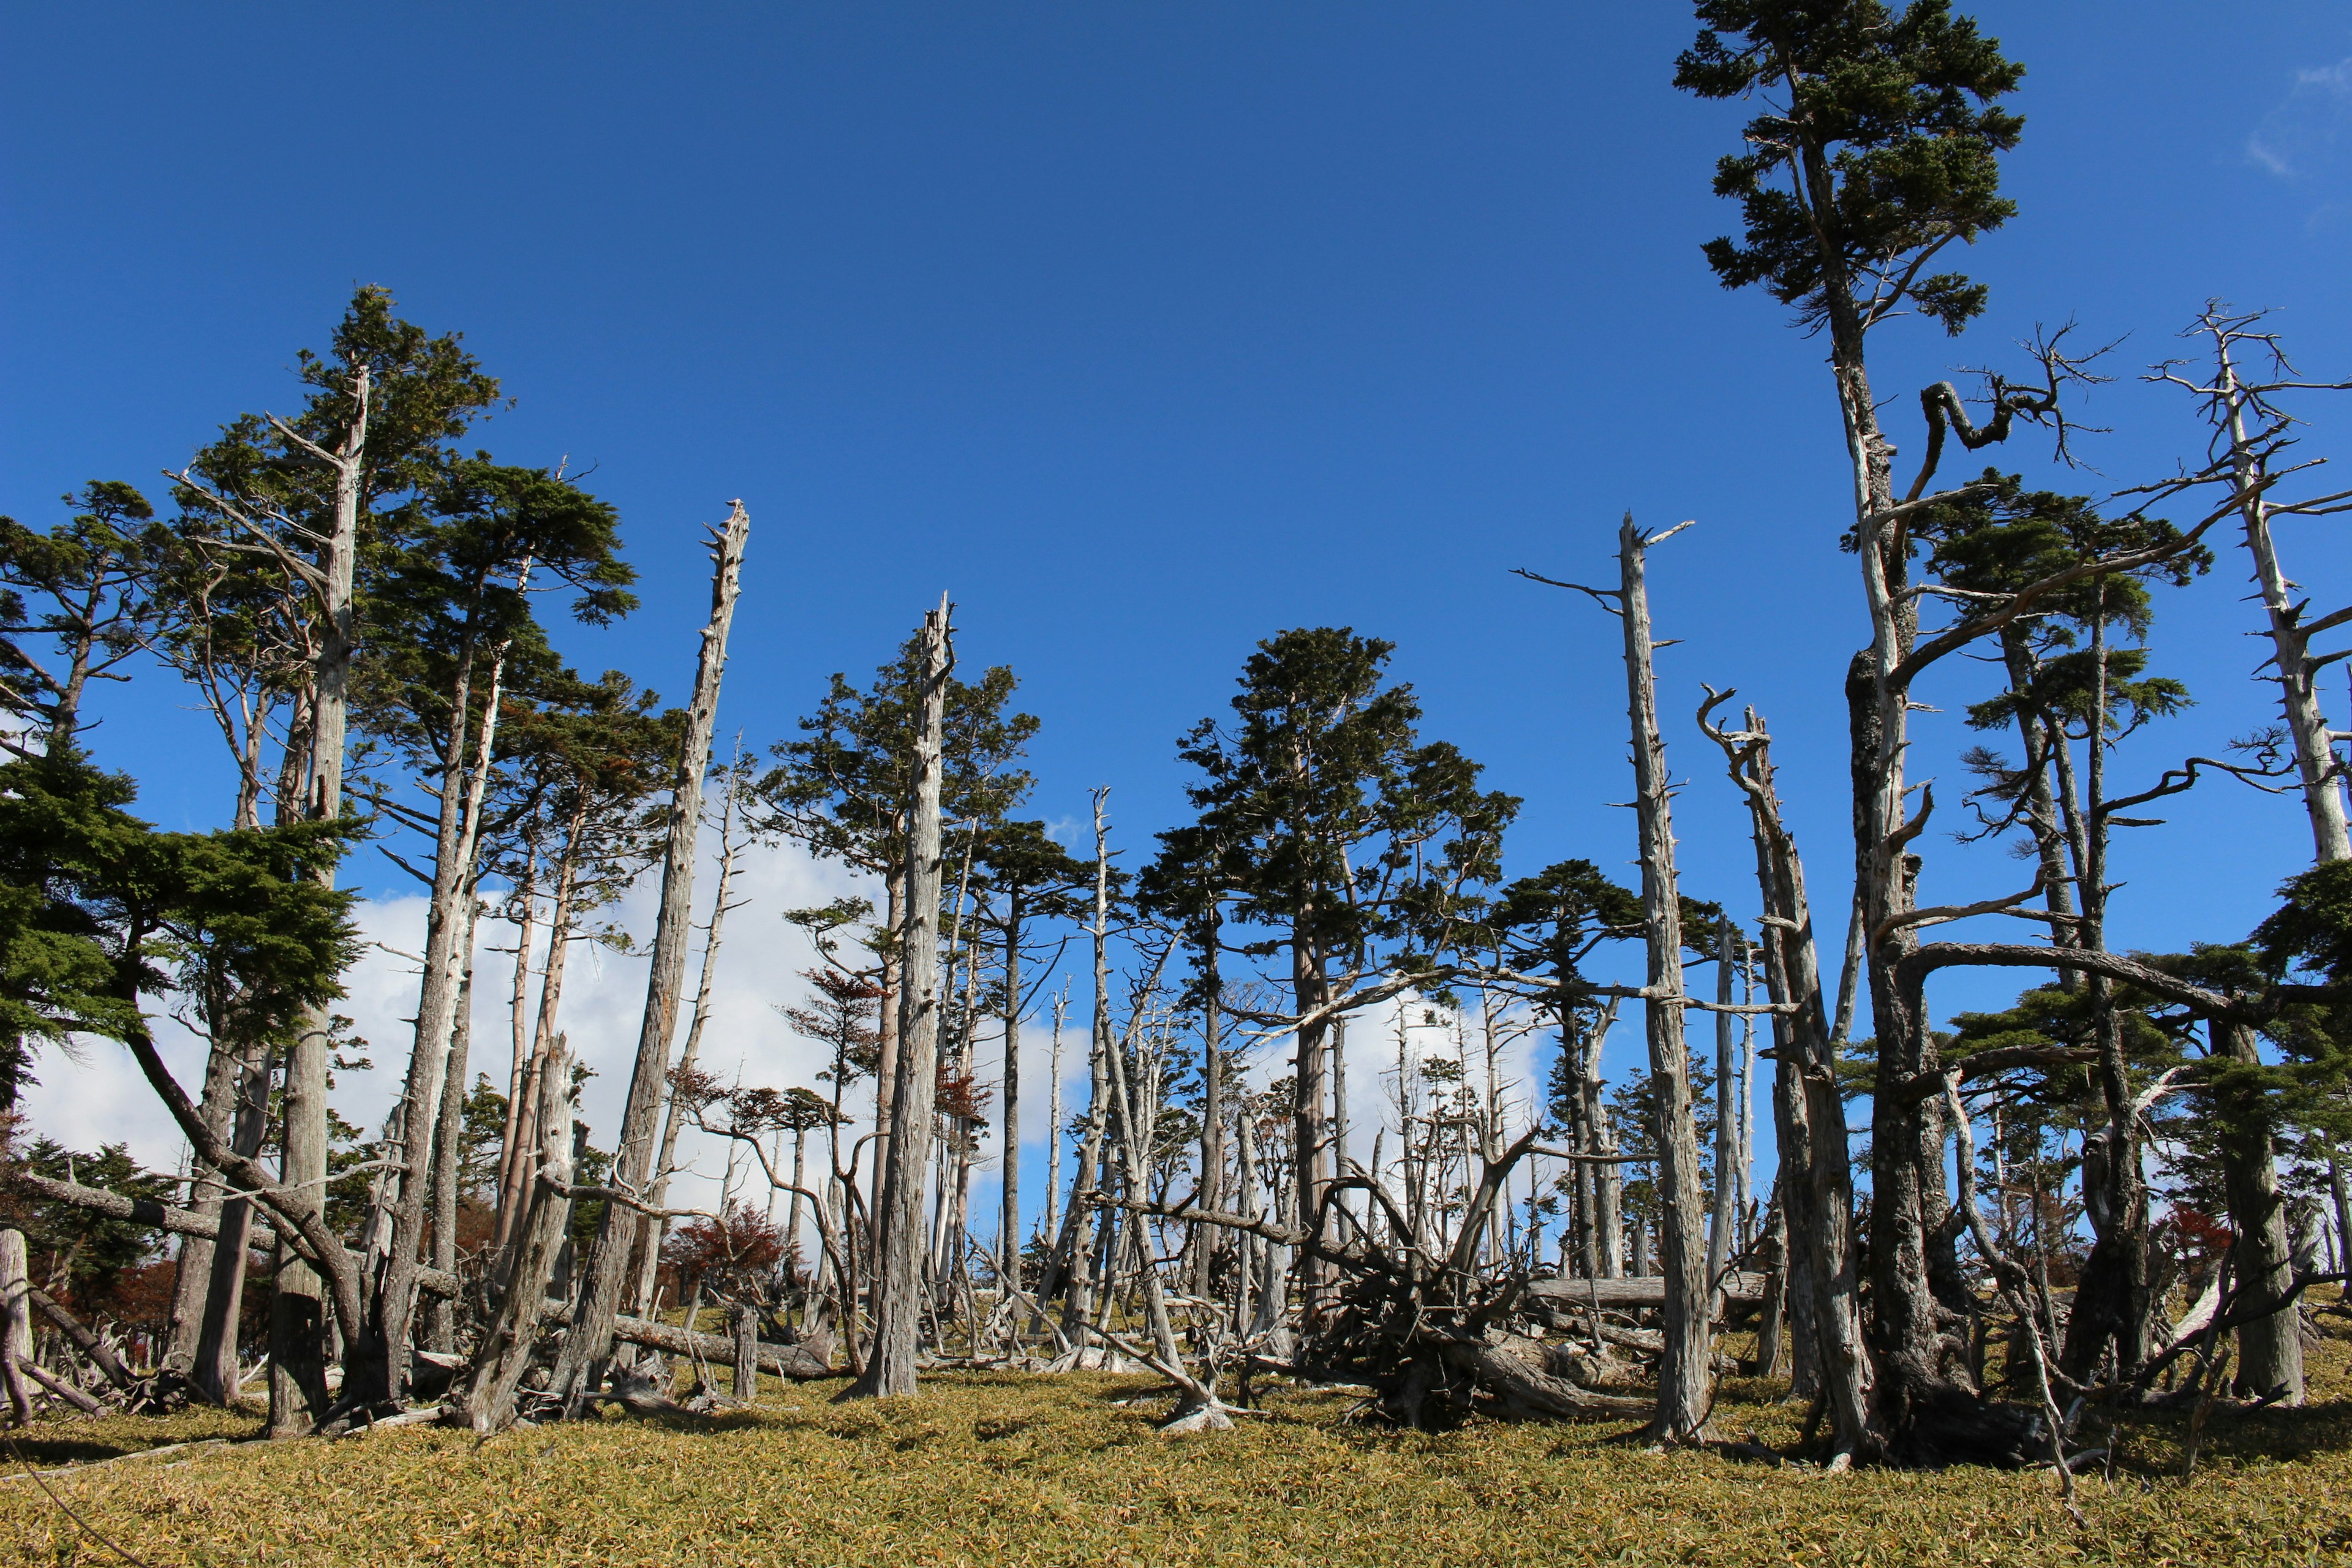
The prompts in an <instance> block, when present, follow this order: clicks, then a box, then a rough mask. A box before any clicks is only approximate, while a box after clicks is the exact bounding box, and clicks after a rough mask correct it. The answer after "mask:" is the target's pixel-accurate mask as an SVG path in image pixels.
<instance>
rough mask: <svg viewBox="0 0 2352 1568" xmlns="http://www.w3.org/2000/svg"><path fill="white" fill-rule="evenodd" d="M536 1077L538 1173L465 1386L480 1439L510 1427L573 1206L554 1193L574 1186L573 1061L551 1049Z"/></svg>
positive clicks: (468, 1410)
mask: <svg viewBox="0 0 2352 1568" xmlns="http://www.w3.org/2000/svg"><path fill="white" fill-rule="evenodd" d="M539 1071H540V1080H539V1087H540V1104H541V1106H542V1107H544V1108H545V1110H546V1114H545V1115H543V1116H541V1118H540V1133H539V1147H538V1149H537V1150H536V1151H535V1152H534V1155H533V1157H532V1159H531V1163H532V1164H533V1165H534V1166H535V1167H536V1168H535V1169H534V1170H533V1171H532V1173H531V1175H530V1185H529V1187H528V1189H527V1190H528V1191H529V1192H530V1206H529V1209H528V1211H527V1213H526V1215H525V1217H524V1220H523V1223H522V1225H521V1226H520V1230H519V1231H518V1232H517V1245H516V1249H515V1255H514V1267H513V1268H512V1269H511V1270H509V1273H508V1276H507V1284H506V1289H505V1291H504V1293H503V1294H502V1295H501V1296H500V1298H499V1303H498V1306H497V1308H496V1309H495V1310H493V1311H492V1313H491V1315H490V1321H489V1325H488V1328H487V1329H486V1330H484V1331H483V1334H482V1341H481V1344H480V1345H479V1346H478V1348H477V1349H476V1351H475V1352H474V1362H473V1367H472V1370H471V1372H470V1373H469V1374H468V1376H467V1390H466V1397H465V1410H466V1419H467V1425H469V1426H472V1427H473V1429H474V1430H475V1431H476V1432H477V1433H478V1434H480V1435H481V1436H488V1435H489V1434H491V1433H493V1432H500V1431H504V1430H505V1429H506V1428H507V1427H508V1426H512V1425H513V1424H514V1414H515V1391H516V1389H518V1388H520V1386H521V1384H522V1377H523V1373H526V1372H528V1371H529V1370H530V1360H531V1351H532V1349H533V1347H534V1345H535V1344H536V1343H537V1342H538V1338H539V1323H540V1319H541V1316H542V1315H543V1314H544V1307H545V1303H546V1300H547V1284H548V1280H549V1279H551V1278H552V1277H553V1275H554V1273H555V1256H556V1254H557V1253H558V1252H560V1251H561V1250H562V1247H563V1229H564V1225H565V1223H566V1222H567V1221H568V1220H569V1219H570V1218H571V1215H572V1200H571V1199H570V1198H568V1197H566V1196H564V1195H563V1194H562V1192H560V1191H559V1190H558V1189H559V1188H563V1187H568V1186H570V1185H571V1184H572V1115H573V1111H574V1101H573V1099H572V1094H573V1090H572V1053H571V1052H569V1051H567V1050H565V1049H564V1048H563V1047H562V1046H557V1047H554V1048H552V1049H551V1050H550V1051H548V1052H547V1053H546V1055H545V1056H543V1057H542V1058H541V1059H540V1069H539Z"/></svg>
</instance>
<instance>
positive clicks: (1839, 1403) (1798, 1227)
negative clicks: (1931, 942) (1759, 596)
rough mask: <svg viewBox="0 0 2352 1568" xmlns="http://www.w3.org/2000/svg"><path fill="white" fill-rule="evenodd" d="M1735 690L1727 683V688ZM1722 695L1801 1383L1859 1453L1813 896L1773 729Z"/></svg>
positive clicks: (1849, 1255) (1840, 1103)
mask: <svg viewBox="0 0 2352 1568" xmlns="http://www.w3.org/2000/svg"><path fill="white" fill-rule="evenodd" d="M1729 696H1730V693H1729V692H1726V693H1724V698H1728V697H1729ZM1721 700H1723V698H1716V697H1713V696H1710V698H1709V700H1708V701H1707V703H1706V707H1703V708H1702V709H1700V710H1699V722H1700V724H1701V726H1702V727H1703V728H1705V729H1706V731H1707V733H1708V734H1709V735H1710V736H1711V737H1713V739H1714V740H1715V741H1716V742H1717V744H1718V745H1720V746H1721V747H1722V748H1723V751H1724V754H1725V756H1726V758H1727V760H1728V761H1729V763H1730V764H1731V778H1732V782H1733V783H1734V784H1738V786H1739V789H1740V792H1741V793H1742V794H1743V795H1746V796H1747V797H1748V814H1749V821H1750V824H1751V826H1752V827H1753V829H1754V837H1755V840H1756V879H1757V885H1758V889H1759V892H1760V894H1761V896H1762V900H1763V906H1764V924H1763V950H1764V975H1765V980H1766V984H1767V990H1768V993H1769V995H1770V996H1771V998H1772V1001H1773V1003H1774V1004H1775V1005H1777V1006H1779V1007H1780V1008H1781V1009H1782V1010H1781V1011H1780V1012H1777V1013H1775V1014H1774V1015H1773V1023H1772V1028H1773V1037H1774V1044H1775V1046H1776V1047H1777V1049H1776V1050H1775V1053H1774V1054H1775V1055H1776V1056H1777V1057H1778V1058H1779V1061H1778V1063H1777V1068H1778V1070H1777V1072H1776V1073H1775V1076H1774V1083H1773V1091H1772V1092H1773V1105H1774V1109H1775V1113H1776V1116H1777V1118H1778V1121H1779V1142H1780V1183H1779V1187H1780V1207H1781V1209H1782V1211H1783V1213H1784V1214H1785V1215H1786V1216H1787V1224H1788V1231H1789V1241H1790V1269H1789V1279H1790V1288H1791V1290H1792V1292H1795V1293H1796V1295H1795V1300H1792V1303H1791V1310H1790V1318H1791V1320H1792V1322H1793V1324H1794V1326H1795V1328H1796V1330H1797V1342H1796V1355H1795V1376H1794V1378H1793V1379H1792V1386H1793V1385H1803V1386H1804V1387H1805V1389H1806V1392H1807V1393H1809V1394H1810V1393H1811V1380H1812V1377H1813V1376H1814V1375H1815V1374H1816V1361H1815V1358H1816V1357H1818V1363H1817V1365H1818V1375H1819V1376H1820V1377H1821V1378H1822V1380H1823V1381H1824V1382H1825V1383H1826V1384H1827V1386H1828V1390H1829V1395H1830V1399H1829V1409H1830V1413H1831V1416H1832V1438H1831V1447H1832V1451H1833V1453H1835V1454H1839V1455H1846V1456H1853V1455H1855V1454H1857V1452H1858V1451H1863V1450H1864V1447H1865V1445H1866V1444H1867V1443H1869V1442H1870V1441H1872V1439H1871V1437H1870V1428H1869V1421H1870V1414H1871V1408H1870V1400H1871V1363H1870V1358H1869V1353H1868V1351H1867V1348H1866V1346H1865V1344H1864V1339H1863V1325H1862V1309H1861V1278H1860V1260H1859V1258H1858V1257H1857V1256H1856V1253H1857V1248H1856V1247H1855V1245H1854V1236H1853V1162H1852V1155H1851V1153H1850V1152H1849V1148H1848V1144H1847V1138H1846V1124H1845V1100H1844V1098H1843V1092H1842V1090H1841V1089H1840V1086H1839V1083H1838V1079H1837V1050H1836V1047H1835V1046H1834V1044H1833V1043H1832V1037H1831V1034H1830V1025H1829V1019H1828V1017H1827V1015H1826V1008H1825V1006H1824V1003H1823V998H1822V973H1821V958H1820V952H1819V949H1818V948H1817V947H1816V946H1815V944H1814V939H1813V914H1812V905H1811V900H1809V899H1808V897H1807V895H1806V892H1805V868H1804V862H1803V860H1802V859H1801V858H1800V857H1799V855H1798V853H1797V842H1796V839H1795V838H1794V837H1791V836H1790V833H1789V830H1788V827H1787V826H1786V825H1785V824H1784V823H1783V822H1782V820H1781V816H1780V792H1779V790H1778V788H1777V787H1776V785H1775V784H1774V782H1773V772H1772V746H1771V736H1770V735H1769V732H1768V731H1766V729H1765V725H1764V721H1763V720H1762V718H1760V717H1759V715H1758V714H1757V712H1756V710H1754V709H1752V708H1751V709H1749V710H1748V713H1747V719H1746V722H1747V729H1746V731H1744V732H1741V733H1738V734H1730V733H1727V732H1725V731H1722V730H1721V729H1718V728H1717V727H1716V726H1715V725H1713V724H1712V723H1710V722H1709V721H1708V720H1707V718H1706V714H1707V712H1708V711H1709V710H1712V709H1713V708H1714V707H1715V705H1716V704H1717V702H1718V701H1721Z"/></svg>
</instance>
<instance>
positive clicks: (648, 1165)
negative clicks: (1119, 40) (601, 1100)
mask: <svg viewBox="0 0 2352 1568" xmlns="http://www.w3.org/2000/svg"><path fill="white" fill-rule="evenodd" d="M750 538H751V517H750V515H749V514H748V513H746V512H745V511H744V510H743V503H742V502H741V501H740V500H738V501H734V502H730V510H729V512H728V516H727V521H726V522H725V523H724V524H723V525H721V526H720V527H718V528H714V529H712V530H711V531H710V541H709V546H710V559H711V575H710V618H709V621H708V622H706V623H705V625H704V626H703V629H702V636H701V638H700V641H701V649H700V653H699V657H698V659H697V661H696V667H695V678H694V698H693V700H692V702H691V703H690V704H689V705H688V709H687V721H686V736H685V744H684V746H683V747H682V748H681V750H680V752H679V753H678V757H677V770H676V772H675V773H673V774H672V775H671V782H670V799H669V814H668V820H667V823H666V824H665V825H664V832H663V851H662V890H661V904H660V907H659V910H658V912H657V913H656V916H655V921H654V940H653V952H652V963H651V965H650V973H648V974H647V976H646V1008H645V1016H644V1018H643V1020H642V1021H641V1023H640V1025H639V1026H638V1030H637V1055H636V1060H635V1064H634V1065H633V1066H632V1067H631V1068H630V1071H629V1095H628V1100H627V1101H626V1102H625V1105H624V1106H623V1108H622V1112H621V1127H620V1132H619V1135H618V1142H616V1143H615V1144H614V1152H613V1184H614V1186H615V1187H617V1188H618V1189H619V1190H621V1191H622V1192H625V1193H630V1194H637V1193H643V1192H644V1191H646V1187H647V1185H648V1184H649V1183H650V1181H651V1179H652V1174H653V1159H654V1152H655V1151H654V1143H655V1135H656V1125H655V1124H656V1119H657V1112H658V1111H659V1110H660V1109H661V1095H662V1089H663V1086H664V1085H665V1084H666V1083H667V1081H668V1078H669V1048H670V1042H671V1040H672V1039H674V1038H675V1037H676V1036H677V1005H678V993H679V989H680V987H681V986H682V985H683V984H684V983H685V980H686V950H687V942H688V939H689V937H690V935H691V930H692V925H693V911H694V903H693V900H694V846H695V838H696V834H697V830H698V828H699V827H700V826H701V822H702V783H703V774H704V773H705V771H706V770H707V769H708V768H709V763H710V742H711V736H712V734H713V732H714V731H715V730H716V728H717V725H718V721H719V682H720V678H721V677H722V676H723V675H724V674H725V673H726V668H727V636H728V632H729V631H730V628H731V627H732V626H733V625H734V621H735V602H736V600H737V598H738V597H739V596H740V594H741V592H742V586H743V549H744V546H745V544H746V543H747V542H749V540H750ZM649 1225H650V1221H649V1219H648V1218H647V1216H646V1215H644V1214H643V1213H642V1212H640V1211H639V1210H638V1209H633V1208H629V1207H626V1206H625V1205H620V1204H609V1203H608V1204H607V1205H605V1207H604V1218H603V1220H602V1222H601V1223H600V1224H599V1225H598V1226H597V1230H596V1246H595V1249H594V1251H593V1255H592V1258H591V1262H590V1267H589V1276H588V1281H587V1285H586V1287H585V1288H584V1289H583V1290H582V1291H581V1293H580V1304H579V1308H578V1310H576V1311H575V1312H574V1313H573V1314H572V1333H571V1335H570V1337H569V1338H567V1339H566V1340H565V1341H564V1344H563V1352H562V1356H561V1357H560V1358H559V1359H558V1361H557V1363H556V1368H555V1374H554V1377H553V1379H552V1381H551V1389H552V1390H553V1392H554V1394H555V1395H556V1397H557V1398H559V1399H561V1400H562V1401H563V1404H564V1407H565V1408H566V1409H567V1410H571V1411H577V1410H579V1409H580V1408H581V1407H582V1405H583V1404H584V1403H585V1402H586V1401H587V1399H588V1398H589V1397H590V1396H591V1395H592V1394H593V1393H594V1392H595V1388H596V1384H598V1383H599V1382H600V1381H601V1380H602V1378H603V1376H604V1365H605V1363H606V1362H607V1361H608V1360H609V1359H610V1357H611V1355H612V1353H613V1319H614V1315H615V1314H616V1313H617V1312H618V1310H620V1303H621V1292H622V1289H623V1288H624V1286H625V1284H626V1282H627V1281H628V1279H630V1277H631V1274H630V1268H629V1266H630V1263H631V1261H632V1260H633V1258H635V1248H636V1247H642V1246H644V1245H646V1242H647V1240H648V1239H649V1231H648V1226H649Z"/></svg>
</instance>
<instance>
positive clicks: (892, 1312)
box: [842, 596, 955, 1399]
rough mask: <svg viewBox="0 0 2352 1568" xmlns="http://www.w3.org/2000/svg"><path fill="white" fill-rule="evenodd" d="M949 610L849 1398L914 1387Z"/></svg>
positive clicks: (932, 1072)
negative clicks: (862, 1353)
mask: <svg viewBox="0 0 2352 1568" xmlns="http://www.w3.org/2000/svg"><path fill="white" fill-rule="evenodd" d="M949 609H950V606H949V605H948V602H947V600H946V598H945V597H944V596H942V597H941V599H940V607H939V608H938V609H936V610H934V611H932V612H930V613H929V615H927V616H924V618H923V629H922V632H921V634H920V636H919V638H918V639H917V642H918V647H919V650H920V654H921V659H920V663H919V665H918V667H917V668H918V669H919V671H920V679H919V686H918V687H917V690H916V697H917V707H916V731H915V736H916V739H915V755H914V776H913V781H912V782H913V784H914V792H913V796H912V799H911V800H910V801H909V803H908V812H907V816H906V822H907V832H906V849H907V861H906V868H905V871H904V872H903V874H902V875H903V878H904V882H903V885H904V887H905V889H906V900H907V901H906V924H905V926H904V928H903V930H902V931H901V933H900V937H901V939H900V941H899V942H898V961H899V966H900V967H899V974H900V984H899V988H898V997H897V1001H898V1060H897V1061H896V1062H894V1063H888V1064H887V1066H886V1068H885V1070H892V1069H895V1071H896V1072H897V1075H898V1084H897V1086H896V1089H895V1090H894V1092H893V1093H892V1095H891V1100H890V1121H889V1124H888V1142H887V1144H886V1145H885V1147H884V1150H883V1156H882V1160H883V1164H882V1184H881V1186H880V1189H879V1197H878V1201H877V1203H876V1204H875V1206H874V1228H875V1242H874V1256H875V1279H874V1348H873V1351H872V1352H871V1353H869V1354H868V1355H867V1357H866V1369H865V1371H864V1372H863V1373H861V1374H860V1375H859V1376H858V1378H857V1380H856V1382H855V1383H853V1384H850V1386H849V1387H848V1388H847V1389H846V1390H845V1391H844V1393H843V1395H842V1397H844V1398H848V1399H875V1398H890V1397H896V1396H901V1395H905V1394H912V1393H914V1392H915V1358H916V1344H917V1331H918V1329H919V1321H920V1318H921V1314H922V1299H921V1287H922V1280H921V1278H920V1273H919V1270H920V1266H921V1259H922V1256H923V1251H924V1247H923V1223H922V1221H923V1193H924V1188H925V1186H926V1185H927V1183H926V1181H925V1177H926V1175H927V1174H928V1173H929V1168H930V1153H931V1135H932V1131H933V1129H932V1125H931V1123H932V1102H933V1099H934V1097H935V1096H936V1094H937V1093H938V1089H939V1081H938V1079H939V1048H940V1003H941V1000H942V998H941V995H940V948H939V924H938V922H939V909H940V869H941V868H940V810H941V802H940V794H941V784H942V773H943V772H944V770H945V761H946V759H945V748H946V737H945V731H946V725H947V697H948V679H949V677H950V674H951V673H952V672H953V670H954V668H955V645H954V642H953V640H952V635H951V632H950V627H949V624H948V616H949ZM885 1006H886V1007H887V1003H886V1004H885ZM877 1131H880V1129H879V1127H877Z"/></svg>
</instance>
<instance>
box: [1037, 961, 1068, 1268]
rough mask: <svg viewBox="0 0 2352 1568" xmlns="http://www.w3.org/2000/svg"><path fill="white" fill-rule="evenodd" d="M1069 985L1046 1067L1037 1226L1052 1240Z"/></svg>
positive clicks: (1058, 1002)
mask: <svg viewBox="0 0 2352 1568" xmlns="http://www.w3.org/2000/svg"><path fill="white" fill-rule="evenodd" d="M1068 989H1069V988H1068V987H1067V986H1066V985H1065V986H1064V987H1063V992H1064V994H1062V995H1059V996H1056V997H1055V998H1054V1047H1053V1052H1052V1055H1051V1058H1050V1059H1049V1060H1048V1062H1047V1064H1046V1068H1045V1218H1044V1219H1043V1220H1042V1221H1041V1222H1039V1225H1038V1227H1037V1228H1038V1234H1039V1235H1041V1236H1043V1237H1046V1238H1047V1241H1048V1243H1049V1244H1052V1243H1053V1242H1054V1241H1055V1238H1057V1237H1059V1236H1060V1234H1061V1233H1060V1231H1059V1229H1058V1228H1057V1227H1056V1226H1055V1219H1056V1217H1057V1216H1056V1215H1055V1208H1056V1206H1057V1205H1059V1204H1060V1202H1061V1198H1062V1139H1063V1137H1064V1133H1063V1131H1062V1018H1063V1015H1064V1014H1066V1013H1067V1012H1068V1011H1069V1007H1070V998H1069V995H1068ZM1039 1289H1040V1290H1041V1291H1042V1290H1043V1289H1045V1287H1044V1286H1042V1285H1041V1286H1040V1287H1039ZM1039 1300H1040V1302H1041V1303H1042V1302H1043V1300H1044V1297H1043V1296H1042V1295H1041V1296H1040V1297H1039Z"/></svg>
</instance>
